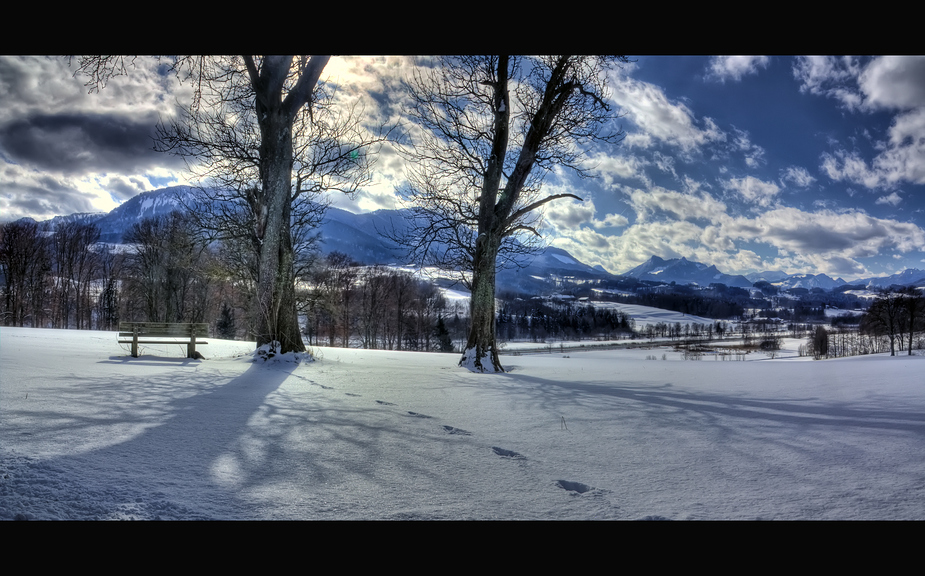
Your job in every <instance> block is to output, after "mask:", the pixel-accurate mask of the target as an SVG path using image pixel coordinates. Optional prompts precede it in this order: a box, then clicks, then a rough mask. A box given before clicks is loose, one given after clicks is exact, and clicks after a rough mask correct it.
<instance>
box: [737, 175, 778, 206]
mask: <svg viewBox="0 0 925 576" xmlns="http://www.w3.org/2000/svg"><path fill="white" fill-rule="evenodd" d="M726 186H727V187H728V188H729V189H731V190H734V191H736V192H738V193H739V195H740V196H742V197H743V198H745V199H746V200H748V201H749V202H751V203H752V204H757V205H758V206H762V207H767V206H770V205H771V202H772V201H773V200H774V199H775V197H776V196H777V194H778V193H779V192H780V187H778V185H777V184H774V183H773V182H764V181H762V180H759V179H758V178H755V177H753V176H746V177H745V178H732V179H730V180H729V181H728V182H727V183H726Z"/></svg>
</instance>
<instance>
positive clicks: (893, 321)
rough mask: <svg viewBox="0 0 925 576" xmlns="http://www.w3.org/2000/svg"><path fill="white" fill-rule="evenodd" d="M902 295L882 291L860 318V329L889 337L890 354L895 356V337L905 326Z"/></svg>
mask: <svg viewBox="0 0 925 576" xmlns="http://www.w3.org/2000/svg"><path fill="white" fill-rule="evenodd" d="M903 308H904V307H903V297H902V295H901V294H899V293H897V292H890V291H887V292H884V293H882V294H881V295H880V297H879V298H877V300H875V301H874V303H873V304H871V305H870V308H868V309H867V312H866V313H865V314H864V317H863V318H862V320H861V331H862V332H863V333H868V334H876V335H878V336H886V337H887V338H889V339H890V356H896V338H897V336H900V335H901V334H902V331H903V329H904V327H905V325H904V320H905V313H904V310H903Z"/></svg>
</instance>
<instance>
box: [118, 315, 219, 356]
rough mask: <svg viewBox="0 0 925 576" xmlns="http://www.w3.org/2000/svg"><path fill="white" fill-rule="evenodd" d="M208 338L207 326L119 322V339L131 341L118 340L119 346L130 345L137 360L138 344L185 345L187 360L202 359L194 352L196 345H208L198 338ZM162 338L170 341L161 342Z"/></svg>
mask: <svg viewBox="0 0 925 576" xmlns="http://www.w3.org/2000/svg"><path fill="white" fill-rule="evenodd" d="M208 336H209V325H208V324H168V323H166V322H119V338H131V340H119V344H131V345H132V357H133V358H138V345H139V344H186V357H187V358H202V355H201V354H199V353H198V352H196V345H197V344H208V342H203V341H202V340H198V338H205V337H208ZM152 338H154V340H152ZM163 338H170V340H163Z"/></svg>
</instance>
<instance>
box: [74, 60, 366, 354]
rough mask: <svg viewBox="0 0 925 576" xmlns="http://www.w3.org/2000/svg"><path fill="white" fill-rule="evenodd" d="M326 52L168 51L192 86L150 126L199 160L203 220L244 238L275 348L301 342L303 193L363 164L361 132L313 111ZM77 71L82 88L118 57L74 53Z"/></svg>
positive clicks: (259, 307) (349, 183)
mask: <svg viewBox="0 0 925 576" xmlns="http://www.w3.org/2000/svg"><path fill="white" fill-rule="evenodd" d="M329 58H330V57H329V56H298V57H296V56H263V57H259V56H248V55H245V56H240V57H186V58H178V59H175V60H173V61H172V65H173V70H175V71H176V72H177V74H178V76H180V77H181V79H183V80H186V81H190V82H191V83H192V85H193V86H194V88H195V95H194V98H193V101H192V104H191V105H190V107H189V109H188V110H187V113H186V114H185V116H184V117H182V118H181V119H180V120H179V121H178V122H175V123H172V124H170V125H166V126H162V129H161V131H160V133H159V147H160V149H161V150H165V151H170V152H174V153H177V154H180V155H182V156H184V157H186V158H190V159H191V160H193V162H194V163H197V164H198V165H202V166H206V167H207V168H206V169H205V171H204V172H203V173H200V175H201V176H206V177H209V178H210V179H211V183H212V184H213V185H215V186H218V188H219V189H220V190H219V192H216V193H215V195H213V196H212V197H210V198H208V200H210V202H211V204H212V205H213V206H215V210H214V211H212V212H209V213H208V215H207V218H206V219H205V220H208V221H209V222H211V223H212V224H214V225H216V227H217V226H218V225H220V224H221V225H225V224H227V225H228V226H227V227H226V228H225V233H226V234H227V235H230V236H235V235H237V236H241V235H246V237H247V238H249V239H250V243H251V246H252V249H253V251H254V253H255V254H256V258H255V262H256V268H257V282H256V296H255V298H254V307H255V315H256V319H255V320H256V332H257V334H256V338H257V345H258V346H262V345H264V344H270V343H274V342H278V343H279V347H280V348H279V351H280V352H289V351H304V350H305V345H304V343H303V342H302V338H301V334H300V333H299V326H298V320H297V316H296V299H295V278H296V272H297V271H296V268H297V259H296V256H297V248H298V246H297V244H298V242H299V241H300V240H306V239H308V238H309V237H310V235H304V234H299V233H298V228H299V226H300V224H304V225H306V226H308V227H310V226H311V225H312V224H313V223H314V222H316V221H317V215H318V212H317V211H313V210H312V209H311V207H310V205H309V204H308V201H309V200H310V199H311V196H312V194H315V193H318V192H321V191H327V190H334V189H342V190H344V191H348V192H349V191H352V190H355V189H356V188H355V187H356V186H357V183H358V182H363V181H364V178H367V177H368V173H369V172H368V169H369V162H368V159H367V154H366V151H367V148H368V147H369V144H370V143H371V139H369V138H365V136H364V137H359V138H357V139H353V138H354V137H356V136H357V135H358V134H361V133H362V131H360V130H359V129H358V128H359V127H358V124H357V123H356V122H354V123H353V124H351V123H350V122H349V121H348V122H347V123H346V124H344V123H343V122H341V123H340V124H338V121H339V120H342V119H343V118H342V117H341V118H338V115H337V113H335V112H332V113H331V114H330V115H328V116H325V115H324V114H322V110H323V107H322V106H320V105H319V102H320V101H321V100H322V95H323V91H320V90H319V79H320V76H321V73H322V71H323V70H324V67H325V66H326V65H327V63H328V60H329ZM79 72H82V73H84V74H86V75H87V76H88V77H89V80H88V82H87V85H88V86H90V88H91V91H92V90H93V89H98V88H100V87H102V86H104V85H105V83H106V81H108V80H109V79H110V78H111V77H112V76H114V75H117V74H119V73H124V72H125V61H124V59H122V58H118V57H92V58H84V59H81V62H80V70H79ZM315 111H318V112H319V117H318V122H317V123H316V122H315V121H314V120H315V118H313V113H314V112H315ZM325 121H330V122H331V124H330V125H326V124H324V122H325ZM345 125H346V128H345V127H344V126H345ZM309 128H310V130H309V131H308V132H306V130H307V129H309ZM316 129H317V130H316ZM338 130H340V131H338ZM344 130H346V132H344ZM322 142H323V143H324V145H321V143H322ZM223 195H224V196H223ZM306 207H307V209H305V208H306ZM293 225H295V227H296V229H297V233H296V234H293ZM304 228H305V227H304V226H303V229H304Z"/></svg>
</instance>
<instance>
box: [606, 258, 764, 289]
mask: <svg viewBox="0 0 925 576" xmlns="http://www.w3.org/2000/svg"><path fill="white" fill-rule="evenodd" d="M623 275H624V276H631V277H633V278H636V279H637V280H648V281H654V282H664V283H666V284H670V283H672V282H675V283H676V284H692V283H693V284H697V285H699V286H704V287H706V286H709V285H710V284H725V285H726V286H736V287H739V288H750V287H751V286H752V283H751V282H749V281H748V279H747V278H746V277H745V276H731V275H729V274H723V273H722V272H720V271H719V270H717V269H716V266H707V265H706V264H701V263H700V262H691V261H690V260H688V259H687V258H673V259H671V260H663V259H661V258H659V257H658V256H653V257H651V258H649V259H648V260H647V261H646V262H644V263H642V264H640V265H639V266H636V267H635V268H633V269H632V270H628V271H626V272H624V273H623Z"/></svg>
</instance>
